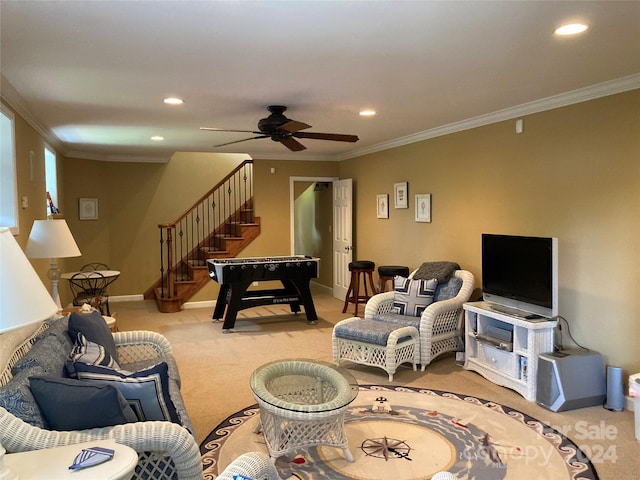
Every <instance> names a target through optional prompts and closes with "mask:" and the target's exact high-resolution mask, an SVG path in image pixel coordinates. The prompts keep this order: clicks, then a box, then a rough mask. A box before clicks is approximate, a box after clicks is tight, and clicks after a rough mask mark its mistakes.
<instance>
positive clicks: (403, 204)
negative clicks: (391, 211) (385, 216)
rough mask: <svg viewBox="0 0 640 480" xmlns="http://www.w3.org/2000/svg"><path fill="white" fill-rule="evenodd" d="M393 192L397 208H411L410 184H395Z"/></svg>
mask: <svg viewBox="0 0 640 480" xmlns="http://www.w3.org/2000/svg"><path fill="white" fill-rule="evenodd" d="M393 192H394V195H395V197H394V200H395V202H394V206H395V208H409V200H408V196H409V184H408V183H407V182H399V183H394V184H393Z"/></svg>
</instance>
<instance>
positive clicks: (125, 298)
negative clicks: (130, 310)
mask: <svg viewBox="0 0 640 480" xmlns="http://www.w3.org/2000/svg"><path fill="white" fill-rule="evenodd" d="M142 300H144V295H142V294H141V293H140V294H138V295H115V296H113V295H109V303H118V302H141V301H142Z"/></svg>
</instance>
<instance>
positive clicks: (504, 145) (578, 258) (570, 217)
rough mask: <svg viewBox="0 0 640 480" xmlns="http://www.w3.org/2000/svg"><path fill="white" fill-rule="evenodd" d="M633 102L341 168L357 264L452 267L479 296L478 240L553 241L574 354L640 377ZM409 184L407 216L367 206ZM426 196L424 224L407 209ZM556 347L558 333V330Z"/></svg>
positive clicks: (470, 134) (638, 195) (637, 152)
mask: <svg viewBox="0 0 640 480" xmlns="http://www.w3.org/2000/svg"><path fill="white" fill-rule="evenodd" d="M639 112H640V91H638V90H636V91H633V92H629V93H624V94H619V95H614V96H610V97H605V98H601V99H598V100H594V101H590V102H585V103H581V104H577V105H573V106H569V107H565V108H560V109H556V110H552V111H548V112H544V113H539V114H536V115H531V116H527V117H526V118H525V119H524V133H523V134H519V135H518V134H516V133H515V121H507V122H502V123H497V124H494V125H488V126H485V127H481V128H476V129H473V130H469V131H464V132H460V133H457V134H452V135H447V136H444V137H440V138H435V139H431V140H427V141H424V142H421V143H415V144H412V145H407V146H405V147H401V148H395V149H393V150H388V151H384V152H380V153H376V154H372V155H367V156H364V157H360V158H356V159H352V160H347V161H344V162H341V164H340V177H341V178H348V177H351V178H353V179H354V191H355V211H354V214H355V215H354V217H355V223H354V225H355V236H356V241H355V245H356V253H355V256H356V257H357V258H361V259H369V260H373V261H375V262H376V264H399V265H408V266H410V267H412V268H415V267H418V266H419V265H420V263H421V262H423V261H427V260H453V261H457V262H458V263H460V265H462V267H463V268H466V269H468V270H471V271H472V272H473V273H474V275H475V276H476V284H477V286H480V278H481V277H480V276H481V258H480V239H481V234H482V233H483V232H490V233H507V234H517V235H538V236H555V237H558V239H559V269H560V272H559V275H560V279H559V281H560V295H559V297H560V298H559V300H560V314H561V315H562V316H563V317H565V318H566V319H567V321H568V322H569V325H570V327H571V333H572V334H573V337H574V338H575V339H576V341H577V342H579V343H580V344H582V345H584V346H586V347H589V348H591V349H594V350H597V351H600V352H601V353H602V354H603V355H604V357H605V359H606V361H607V362H608V363H609V364H612V365H618V366H622V367H624V368H625V369H626V370H627V371H628V372H629V373H634V372H637V371H640V301H639V300H638V299H639V298H640V296H639V295H638V293H637V288H638V285H640V268H639V267H640V221H639V219H640V115H639ZM400 181H408V182H409V200H410V208H409V209H407V210H396V209H394V208H393V201H391V208H390V215H389V219H377V218H376V215H375V204H376V194H379V193H389V195H390V198H393V183H394V182H400ZM416 193H431V194H432V195H433V197H432V223H415V221H414V212H415V209H414V205H413V198H414V194H416ZM563 338H564V340H565V343H569V339H568V333H567V331H566V329H564V330H563Z"/></svg>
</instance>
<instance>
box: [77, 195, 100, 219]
mask: <svg viewBox="0 0 640 480" xmlns="http://www.w3.org/2000/svg"><path fill="white" fill-rule="evenodd" d="M78 218H80V220H98V199H97V198H79V199H78Z"/></svg>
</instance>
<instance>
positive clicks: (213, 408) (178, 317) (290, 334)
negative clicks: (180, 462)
mask: <svg viewBox="0 0 640 480" xmlns="http://www.w3.org/2000/svg"><path fill="white" fill-rule="evenodd" d="M314 301H315V305H316V310H317V313H318V317H319V321H318V323H317V325H307V322H306V317H305V315H304V313H302V314H299V315H292V314H290V313H288V306H270V307H258V308H254V309H248V310H244V311H242V312H240V314H239V315H238V321H237V322H236V332H235V333H230V334H223V333H222V323H215V322H212V321H211V314H212V313H213V307H207V308H197V309H188V310H183V311H181V312H179V313H172V314H162V313H158V310H157V308H156V305H155V302H153V301H144V302H125V303H117V302H112V304H111V307H112V308H111V310H112V312H117V315H116V316H117V319H118V327H119V328H120V329H121V330H137V329H147V330H154V331H157V332H160V333H162V334H163V335H165V336H166V337H167V338H168V339H169V340H170V342H171V343H172V345H173V349H174V354H175V356H176V359H177V361H178V365H179V367H180V372H181V376H182V384H183V387H182V394H183V396H184V398H185V402H186V404H187V409H188V411H189V413H190V416H191V419H192V421H193V424H194V428H195V430H196V432H195V433H196V437H197V441H198V443H200V442H201V441H202V440H203V439H204V438H205V437H206V436H207V435H208V434H209V432H211V430H212V429H213V428H214V427H215V426H216V425H218V424H219V423H220V422H222V421H223V420H224V419H225V418H227V417H228V416H229V415H231V414H233V413H234V412H237V411H239V410H240V409H242V408H244V407H246V406H247V405H252V404H253V403H255V400H254V399H253V396H252V394H251V390H250V388H249V376H250V375H251V373H252V372H253V371H254V370H255V369H256V368H257V367H258V366H260V365H262V364H264V363H266V362H269V361H272V360H278V359H284V358H315V359H319V360H324V361H327V362H332V361H333V358H332V352H331V329H332V327H333V325H334V324H335V323H336V322H338V321H339V320H342V319H344V318H348V317H350V316H353V305H351V306H350V308H349V310H348V313H346V314H343V313H341V311H342V305H343V302H342V301H340V300H337V299H335V298H333V297H331V296H330V294H327V293H326V291H324V290H321V289H314ZM360 313H361V314H362V307H361V309H360ZM350 371H351V373H353V375H354V376H355V377H356V378H357V379H358V382H359V383H360V384H363V385H364V384H369V385H375V384H379V385H390V383H389V382H388V379H387V375H386V373H385V372H384V371H383V370H381V369H376V368H372V367H363V366H357V365H353V366H351V367H350ZM391 385H406V386H412V387H420V388H429V389H434V390H443V391H449V392H455V393H460V394H465V395H471V396H476V397H479V398H484V399H489V400H493V401H495V402H496V403H500V404H502V405H507V406H510V407H512V408H514V409H516V410H519V411H521V412H523V413H526V414H528V415H530V416H532V417H534V418H537V419H538V420H540V421H542V422H545V423H546V424H548V425H550V426H552V427H553V428H555V429H556V430H558V431H560V432H561V433H564V434H565V435H566V436H567V437H569V438H570V439H571V440H572V441H573V442H574V443H575V444H576V445H578V446H579V447H580V448H581V449H582V450H583V451H584V452H585V453H587V454H588V455H589V457H590V458H591V461H592V462H593V464H594V466H595V468H596V470H597V472H598V474H599V476H600V478H601V479H603V480H614V479H615V480H627V479H629V480H632V479H637V478H638V472H640V444H639V443H638V442H637V441H636V440H635V433H634V419H633V412H629V411H624V412H609V411H607V410H604V409H603V408H601V407H590V408H583V409H578V410H571V411H567V412H560V413H554V412H550V411H548V410H546V409H544V408H542V407H540V406H538V405H536V404H535V403H531V402H528V401H527V400H525V399H524V398H523V397H521V396H520V395H518V394H517V393H515V392H513V391H511V390H509V389H506V388H503V387H500V386H497V385H494V384H493V383H491V382H489V381H487V380H485V379H484V378H483V377H482V376H480V375H478V374H477V373H474V372H468V371H465V370H464V369H463V368H462V367H460V366H459V365H457V364H456V362H455V360H454V358H453V357H445V358H442V359H440V360H436V361H435V362H434V363H433V364H432V365H430V366H428V367H427V369H426V371H425V372H420V371H417V372H413V371H412V370H411V369H410V368H409V367H407V368H405V367H401V368H400V369H399V371H398V372H397V373H396V374H395V376H394V381H393V382H392V383H391ZM540 478H544V474H542V475H541V477H540Z"/></svg>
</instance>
